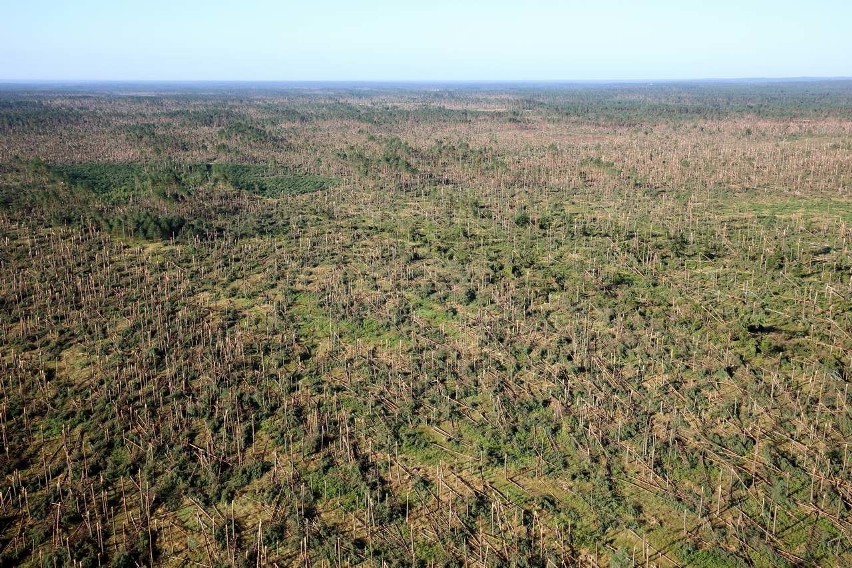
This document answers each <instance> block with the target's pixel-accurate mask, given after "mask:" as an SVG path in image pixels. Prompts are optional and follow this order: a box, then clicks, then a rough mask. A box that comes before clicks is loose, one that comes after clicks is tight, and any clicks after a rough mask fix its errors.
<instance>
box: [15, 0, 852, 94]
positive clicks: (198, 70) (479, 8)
mask: <svg viewBox="0 0 852 568" xmlns="http://www.w3.org/2000/svg"><path fill="white" fill-rule="evenodd" d="M850 30H852V0H808V1H801V0H773V1H770V0H738V1H734V0H715V1H713V0H707V1H695V0H693V1H690V0H680V1H675V0H656V1H651V0H648V1H642V0H635V1H632V2H631V1H627V0H597V1H595V2H592V1H588V0H587V1H563V2H557V1H554V0H530V1H526V2H523V1H517V2H507V1H503V0H491V1H484V0H483V1H480V0H431V1H429V2H418V3H413V2H405V1H403V0H395V1H390V0H368V1H358V0H350V1H343V0H312V1H311V0H306V1H301V2H293V1H288V0H284V1H277V2H276V1H271V0H244V1H242V2H225V1H223V0H206V1H200V0H168V1H165V0H150V1H139V0H137V1H134V2H126V1H123V0H110V1H108V0H22V1H13V0H6V1H5V2H4V5H3V7H2V8H0V80H51V79H53V80H366V81H375V80H415V81H417V80H421V81H436V80H641V79H658V80H659V79H694V78H738V77H799V76H814V77H828V76H847V77H848V76H852V32H850Z"/></svg>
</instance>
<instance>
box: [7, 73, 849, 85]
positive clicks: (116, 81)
mask: <svg viewBox="0 0 852 568" xmlns="http://www.w3.org/2000/svg"><path fill="white" fill-rule="evenodd" d="M849 80H852V75H794V76H751V77H747V76H743V77H693V78H659V77H656V78H655V77H648V78H634V79H619V78H601V79H509V78H507V79H497V78H494V79H6V78H0V84H5V85H92V84H160V85H162V84H172V85H180V84H223V83H227V84H365V85H381V84H523V83H562V84H578V83H579V84H583V83H585V84H594V83H598V84H600V83H609V84H613V83H700V82H749V81H752V82H783V81H849Z"/></svg>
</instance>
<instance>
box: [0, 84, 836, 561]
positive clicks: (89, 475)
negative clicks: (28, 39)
mask: <svg viewBox="0 0 852 568" xmlns="http://www.w3.org/2000/svg"><path fill="white" fill-rule="evenodd" d="M0 239H2V247H0V439H1V440H2V452H0V566H44V567H59V566H69V567H71V566H74V567H95V566H115V567H133V566H154V565H158V566H191V565H199V566H282V567H283V566H315V567H329V568H331V567H340V566H417V567H438V566H459V567H461V566H477V567H492V566H493V567H497V566H513V567H518V568H520V567H558V566H589V567H593V566H594V567H596V566H610V567H629V566H659V567H676V566H696V567H712V566H755V567H776V566H791V567H792V566H850V565H852V464H850V461H852V457H850V456H849V451H848V446H849V442H850V440H852V410H850V406H849V404H850V400H849V398H850V397H849V393H848V390H849V384H850V381H852V321H850V316H852V81H847V80H831V81H829V80H825V81H816V80H814V81H787V82H785V81H767V82H711V83H700V82H684V83H661V84H641V83H628V84H506V85H496V84H495V85H489V84H476V85H464V84H449V85H425V84H424V85H417V84H412V85H405V84H401V85H381V84H365V85H347V84H326V85H319V84H318V85H302V86H299V85H275V84H221V85H220V84H216V85H212V84H211V85H205V84H198V85H177V86H175V85H157V84H103V85H99V84H83V85H77V86H73V87H67V88H66V87H62V86H60V85H35V86H28V85H23V84H21V85H4V86H2V87H0Z"/></svg>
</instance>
